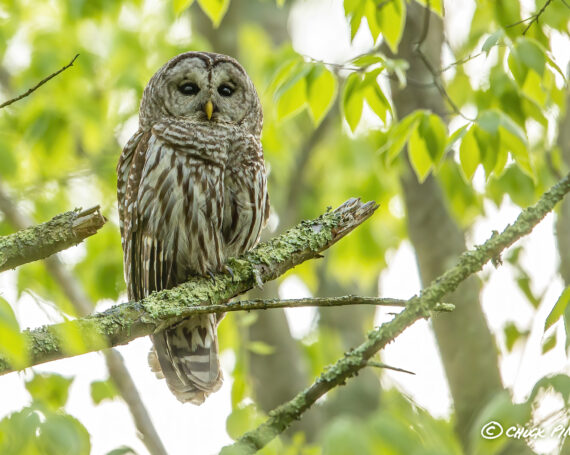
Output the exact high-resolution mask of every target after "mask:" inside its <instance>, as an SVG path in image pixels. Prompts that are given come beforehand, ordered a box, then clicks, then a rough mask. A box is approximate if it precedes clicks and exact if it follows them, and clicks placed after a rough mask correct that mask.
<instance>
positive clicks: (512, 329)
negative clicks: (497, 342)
mask: <svg viewBox="0 0 570 455" xmlns="http://www.w3.org/2000/svg"><path fill="white" fill-rule="evenodd" d="M503 333H504V334H505V341H506V345H507V351H508V352H512V350H513V347H514V346H515V344H516V342H517V341H519V340H524V339H526V338H527V337H528V336H529V334H530V330H524V331H522V332H521V331H520V330H519V329H518V327H517V326H516V325H515V324H514V323H513V322H508V323H507V325H505V328H504V329H503Z"/></svg>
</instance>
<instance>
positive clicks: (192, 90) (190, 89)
mask: <svg viewBox="0 0 570 455" xmlns="http://www.w3.org/2000/svg"><path fill="white" fill-rule="evenodd" d="M178 91H179V92H180V93H182V94H183V95H188V96H191V95H196V93H198V92H199V91H200V87H198V86H197V85H196V84H195V83H194V82H185V83H184V84H182V85H179V86H178Z"/></svg>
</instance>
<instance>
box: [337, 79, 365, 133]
mask: <svg viewBox="0 0 570 455" xmlns="http://www.w3.org/2000/svg"><path fill="white" fill-rule="evenodd" d="M361 85H362V80H361V76H360V74H357V73H352V74H351V75H350V76H348V78H347V80H346V82H345V84H344V92H343V95H342V108H343V113H344V117H345V118H346V121H347V122H348V126H350V129H351V130H352V131H353V132H354V130H356V127H357V126H358V123H359V122H360V117H361V116H362V105H363V103H364V96H363V93H362V90H361Z"/></svg>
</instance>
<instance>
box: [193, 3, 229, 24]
mask: <svg viewBox="0 0 570 455" xmlns="http://www.w3.org/2000/svg"><path fill="white" fill-rule="evenodd" d="M198 4H199V5H200V7H201V8H202V11H204V13H206V16H208V17H209V18H210V20H211V21H212V24H214V27H218V26H219V25H220V22H222V19H223V18H224V15H225V14H226V11H227V10H228V7H229V6H230V0H198Z"/></svg>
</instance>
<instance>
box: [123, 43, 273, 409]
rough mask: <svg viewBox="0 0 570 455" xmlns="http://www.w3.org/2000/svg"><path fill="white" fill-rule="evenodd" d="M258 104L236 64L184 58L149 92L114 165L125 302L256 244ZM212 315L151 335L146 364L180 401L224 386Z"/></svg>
mask: <svg viewBox="0 0 570 455" xmlns="http://www.w3.org/2000/svg"><path fill="white" fill-rule="evenodd" d="M261 127H262V112H261V104H260V102H259V98H258V96H257V93H256V91H255V88H254V86H253V83H252V82H251V80H250V79H249V77H248V75H247V74H246V72H245V70H244V69H243V68H242V66H241V65H240V64H239V63H238V62H237V61H236V60H234V59H233V58H231V57H228V56H225V55H220V54H213V53H206V52H186V53H184V54H180V55H178V56H177V57H174V58H173V59H171V60H170V61H168V62H167V63H166V64H165V65H164V66H163V67H162V68H160V69H159V70H158V71H157V72H156V73H155V74H154V76H152V78H151V79H150V81H149V83H148V85H147V86H146V88H145V90H144V93H143V97H142V101H141V106H140V111H139V129H138V131H137V132H136V133H135V134H134V135H133V137H132V138H131V139H130V140H129V142H128V143H127V145H126V146H125V148H124V150H123V152H122V154H121V157H120V160H119V164H118V166H117V174H118V185H117V186H118V189H117V195H118V203H119V215H120V228H121V240H122V246H123V251H124V268H125V280H126V282H127V288H128V294H129V299H134V300H140V299H142V298H143V297H146V296H148V295H149V294H150V293H151V292H153V291H158V290H161V289H168V288H172V287H174V286H176V285H178V284H180V283H182V282H184V281H187V280H188V278H189V277H190V276H191V275H203V276H208V275H210V274H212V273H214V272H219V271H222V270H223V269H224V264H225V262H226V260H227V259H228V258H229V257H233V256H237V255H239V254H241V253H243V252H245V251H247V250H249V249H250V248H252V247H253V246H254V245H255V244H256V243H257V241H258V240H259V234H260V231H261V229H262V227H263V226H264V224H265V222H266V219H267V216H268V212H269V199H268V196H267V188H266V171H265V165H264V161H263V151H262V148H261V143H260V134H261ZM218 321H219V318H217V317H216V316H215V315H204V316H193V317H190V318H188V319H185V320H183V321H182V322H179V323H177V324H174V325H172V326H170V327H167V328H165V329H163V330H160V331H157V332H155V333H154V334H153V335H152V336H151V339H152V342H153V349H152V350H151V352H150V354H149V363H150V365H151V368H152V370H153V371H154V372H155V373H157V376H159V377H164V378H165V379H166V382H167V384H168V387H169V388H170V390H171V391H172V392H173V393H174V395H175V396H176V398H178V400H180V401H182V402H191V403H194V404H201V403H203V401H204V400H205V399H206V397H207V396H208V395H209V394H210V393H212V392H215V391H216V390H218V389H219V388H220V386H221V384H222V373H221V371H220V365H219V360H218V340H217V335H216V329H217V324H218Z"/></svg>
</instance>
